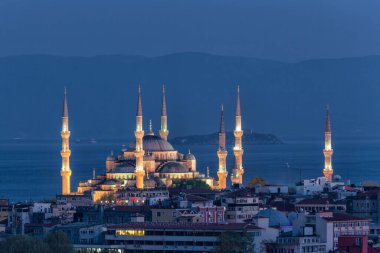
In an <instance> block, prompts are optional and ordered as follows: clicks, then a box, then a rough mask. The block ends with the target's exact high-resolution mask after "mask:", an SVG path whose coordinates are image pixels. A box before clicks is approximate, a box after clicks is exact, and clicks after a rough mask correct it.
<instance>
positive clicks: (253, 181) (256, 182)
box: [247, 177, 267, 188]
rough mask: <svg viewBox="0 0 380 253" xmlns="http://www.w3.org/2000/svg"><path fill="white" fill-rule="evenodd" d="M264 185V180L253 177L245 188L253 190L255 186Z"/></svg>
mask: <svg viewBox="0 0 380 253" xmlns="http://www.w3.org/2000/svg"><path fill="white" fill-rule="evenodd" d="M266 184H267V182H265V180H264V179H262V178H261V177H254V178H252V179H251V181H249V183H248V184H247V188H254V187H255V186H256V185H261V186H264V185H266Z"/></svg>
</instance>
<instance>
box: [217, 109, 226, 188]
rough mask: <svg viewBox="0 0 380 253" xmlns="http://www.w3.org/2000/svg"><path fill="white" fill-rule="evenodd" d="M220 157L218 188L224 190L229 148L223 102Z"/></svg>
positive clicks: (218, 153) (220, 126) (220, 127)
mask: <svg viewBox="0 0 380 253" xmlns="http://www.w3.org/2000/svg"><path fill="white" fill-rule="evenodd" d="M217 155H218V159H219V167H218V173H217V174H218V179H219V180H218V188H219V189H221V190H223V189H226V186H227V183H226V178H227V175H228V172H227V166H226V165H227V163H226V158H227V150H226V131H225V127H224V109H223V104H222V108H221V112H220V125H219V149H218V152H217Z"/></svg>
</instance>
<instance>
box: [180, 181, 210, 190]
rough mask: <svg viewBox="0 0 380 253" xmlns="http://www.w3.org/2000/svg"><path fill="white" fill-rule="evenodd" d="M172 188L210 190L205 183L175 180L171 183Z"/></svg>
mask: <svg viewBox="0 0 380 253" xmlns="http://www.w3.org/2000/svg"><path fill="white" fill-rule="evenodd" d="M173 186H174V187H187V186H191V187H192V188H203V189H210V186H209V185H208V184H206V182H204V181H201V180H175V181H173Z"/></svg>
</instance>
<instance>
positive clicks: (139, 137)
mask: <svg viewBox="0 0 380 253" xmlns="http://www.w3.org/2000/svg"><path fill="white" fill-rule="evenodd" d="M134 135H135V141H134V142H132V143H131V144H130V145H129V146H128V148H125V149H122V150H121V152H120V153H119V154H118V155H117V156H115V155H113V154H112V153H111V155H109V156H108V157H107V159H106V162H105V163H106V170H105V174H101V175H97V176H95V175H94V177H93V178H92V179H90V180H87V181H86V182H80V183H79V186H78V191H77V192H76V193H72V192H71V191H70V176H71V169H70V162H69V159H70V154H71V151H70V148H69V137H70V131H69V116H68V106H67V93H66V90H65V93H64V102H63V114H62V131H61V138H62V150H61V156H62V168H61V177H62V194H63V195H69V194H84V193H85V192H88V191H91V192H92V193H93V199H94V201H96V200H99V199H100V198H101V197H102V196H104V195H107V194H109V193H115V192H117V191H118V190H121V189H135V190H136V191H138V190H149V189H151V190H154V189H159V188H166V187H171V186H172V185H173V182H176V181H178V180H199V181H203V182H205V183H206V184H208V185H209V186H210V187H211V188H212V189H217V190H224V189H226V188H227V176H228V170H227V164H226V157H227V154H228V151H227V149H226V133H225V128H224V111H223V106H222V108H221V117H220V126H219V145H218V146H219V147H218V148H217V157H218V160H219V166H218V171H217V177H218V179H214V178H213V177H210V175H209V173H208V170H207V174H206V175H204V174H201V173H199V171H197V167H196V158H195V156H194V155H193V154H191V153H190V151H189V153H188V154H182V153H180V152H178V151H177V150H175V149H174V147H173V146H172V145H171V144H170V143H169V142H168V135H169V130H168V115H167V110H166V96H165V86H163V93H162V105H161V128H160V130H159V134H158V135H156V134H155V133H154V131H153V129H152V123H151V121H150V122H149V131H148V132H147V133H145V131H144V130H143V110H142V95H141V88H140V86H139V89H138V102H137V111H136V128H135V131H134ZM234 136H235V146H234V148H233V155H234V156H235V163H234V167H233V169H232V170H231V172H232V173H231V177H230V178H231V183H232V186H233V187H239V186H240V185H242V183H243V175H244V170H243V164H242V157H243V147H242V136H243V131H242V127H241V110H240V91H239V87H238V92H237V101H236V115H235V131H234Z"/></svg>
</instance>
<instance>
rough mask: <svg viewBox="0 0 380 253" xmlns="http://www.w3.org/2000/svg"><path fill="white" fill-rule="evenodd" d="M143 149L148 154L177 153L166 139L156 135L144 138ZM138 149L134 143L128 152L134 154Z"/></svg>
mask: <svg viewBox="0 0 380 253" xmlns="http://www.w3.org/2000/svg"><path fill="white" fill-rule="evenodd" d="M143 148H144V150H145V151H147V152H162V151H175V150H174V148H173V146H172V145H171V144H170V143H169V142H168V141H165V140H164V139H161V137H159V136H155V135H145V136H144V137H143ZM135 149H136V142H132V143H131V144H130V145H129V147H128V151H129V152H132V151H135Z"/></svg>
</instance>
